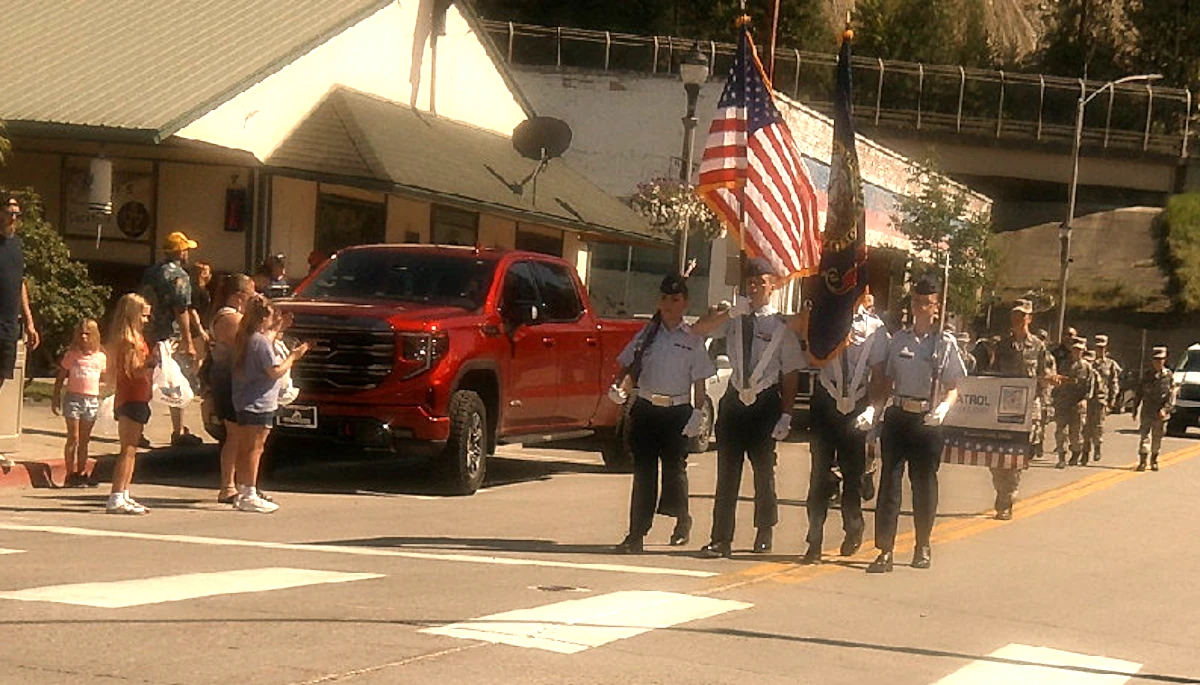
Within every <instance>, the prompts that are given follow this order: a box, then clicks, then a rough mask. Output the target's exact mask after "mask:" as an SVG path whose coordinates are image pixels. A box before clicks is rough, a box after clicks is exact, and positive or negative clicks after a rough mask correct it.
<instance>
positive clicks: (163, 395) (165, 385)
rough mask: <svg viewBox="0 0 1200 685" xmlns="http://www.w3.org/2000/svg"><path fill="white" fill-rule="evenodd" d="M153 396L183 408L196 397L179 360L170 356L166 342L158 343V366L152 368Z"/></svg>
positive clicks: (164, 402) (156, 400)
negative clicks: (180, 366)
mask: <svg viewBox="0 0 1200 685" xmlns="http://www.w3.org/2000/svg"><path fill="white" fill-rule="evenodd" d="M153 383H154V389H153V394H152V396H153V398H154V401H155V402H160V403H162V404H165V405H167V406H168V407H177V408H183V407H185V406H187V404H188V403H189V402H191V401H192V400H193V399H195V398H196V393H195V391H194V390H192V384H191V383H189V382H188V379H187V377H186V376H184V375H183V369H181V368H179V362H177V361H175V357H173V356H171V346H170V345H169V344H168V343H166V342H160V343H159V344H158V366H157V367H155V369H154V381H153Z"/></svg>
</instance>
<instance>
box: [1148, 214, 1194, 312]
mask: <svg viewBox="0 0 1200 685" xmlns="http://www.w3.org/2000/svg"><path fill="white" fill-rule="evenodd" d="M1158 229H1159V234H1160V235H1161V236H1162V237H1163V242H1164V244H1165V247H1166V260H1165V261H1166V266H1167V269H1168V271H1169V274H1168V275H1169V277H1170V279H1171V286H1172V288H1171V289H1172V291H1173V294H1174V296H1175V300H1176V305H1177V306H1178V307H1179V308H1181V309H1183V310H1185V311H1197V310H1200V193H1186V194H1183V195H1175V196H1173V197H1171V199H1169V200H1167V208H1166V209H1164V210H1163V212H1162V214H1160V215H1159V217H1158Z"/></svg>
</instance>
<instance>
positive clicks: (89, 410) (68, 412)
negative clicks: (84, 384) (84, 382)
mask: <svg viewBox="0 0 1200 685" xmlns="http://www.w3.org/2000/svg"><path fill="white" fill-rule="evenodd" d="M62 413H63V418H64V419H75V420H78V421H89V422H95V420H96V415H97V414H98V413H100V398H99V397H96V396H95V395H80V394H78V393H74V392H69V393H67V396H66V397H65V398H64V399H63V406H62Z"/></svg>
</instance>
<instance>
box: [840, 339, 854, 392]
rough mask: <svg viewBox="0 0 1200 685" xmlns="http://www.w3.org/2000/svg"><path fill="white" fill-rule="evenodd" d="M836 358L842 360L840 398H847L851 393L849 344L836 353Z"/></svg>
mask: <svg viewBox="0 0 1200 685" xmlns="http://www.w3.org/2000/svg"><path fill="white" fill-rule="evenodd" d="M838 356H840V357H841V358H842V397H849V396H850V391H851V387H850V344H849V343H846V346H845V347H843V348H842V351H841V352H839V353H838Z"/></svg>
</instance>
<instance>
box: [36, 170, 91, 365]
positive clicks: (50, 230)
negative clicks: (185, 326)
mask: <svg viewBox="0 0 1200 685" xmlns="http://www.w3.org/2000/svg"><path fill="white" fill-rule="evenodd" d="M14 194H15V195H16V196H17V198H18V199H19V200H20V201H21V210H22V212H23V214H22V217H21V226H20V236H21V243H22V245H23V248H24V252H25V279H26V281H25V282H26V284H27V285H28V287H29V307H30V309H31V310H33V318H34V323H35V324H36V325H37V329H38V332H39V333H40V334H41V336H42V344H41V346H40V347H39V348H38V349H37V352H36V353H35V354H37V355H38V357H37V360H38V362H39V363H40V368H42V369H48V368H54V367H53V364H54V361H55V360H56V359H58V357H59V356H60V355H61V354H62V353H63V352H64V351H65V350H66V348H67V346H68V345H69V344H70V341H71V334H72V332H73V331H74V328H75V326H76V324H78V323H79V322H80V321H81V320H83V319H84V318H89V317H90V318H93V319H96V320H97V321H99V320H100V318H101V316H103V314H104V305H105V303H106V302H107V301H108V296H109V293H110V289H109V288H108V286H101V285H96V284H95V283H93V282H92V278H91V276H90V275H89V274H88V269H87V266H86V265H84V264H83V263H82V262H77V261H75V260H73V259H71V251H70V250H69V249H68V248H67V244H66V242H64V241H63V239H62V236H61V235H59V233H58V231H56V230H55V229H54V226H53V225H51V224H50V223H49V222H48V221H46V219H45V215H44V214H43V206H42V199H41V197H40V196H39V195H38V194H37V193H36V192H35V191H34V190H33V189H32V188H26V189H25V190H19V191H15V192H14Z"/></svg>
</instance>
